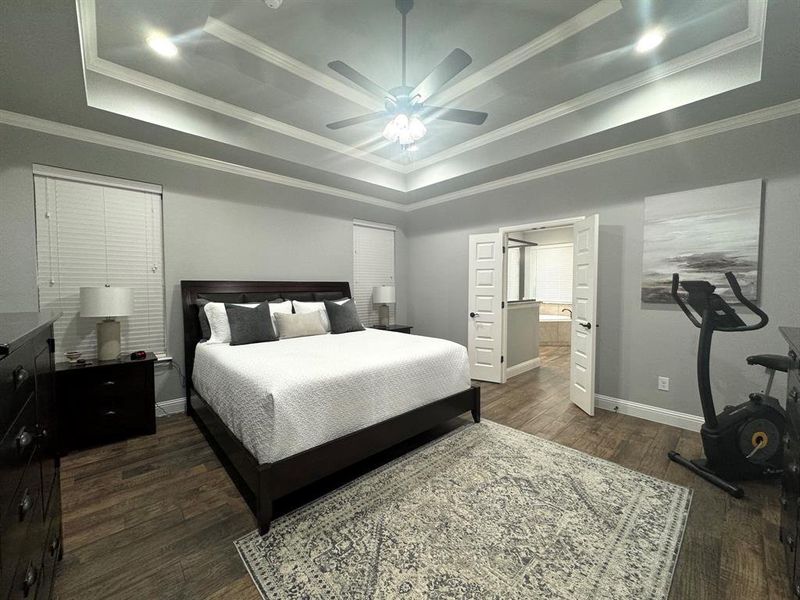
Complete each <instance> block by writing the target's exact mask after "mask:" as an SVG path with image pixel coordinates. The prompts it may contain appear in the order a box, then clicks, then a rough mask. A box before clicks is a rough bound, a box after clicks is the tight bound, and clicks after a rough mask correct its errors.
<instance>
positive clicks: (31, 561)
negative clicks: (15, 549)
mask: <svg viewBox="0 0 800 600" xmlns="http://www.w3.org/2000/svg"><path fill="white" fill-rule="evenodd" d="M41 509H42V505H41V502H38V503H37V504H36V505H35V506H34V508H33V512H34V515H33V519H32V522H31V524H30V526H29V527H28V531H27V535H26V536H25V538H24V539H23V540H22V544H21V545H20V549H21V550H20V557H19V562H18V563H17V571H16V573H15V574H14V580H13V583H12V584H11V593H10V594H9V596H8V597H9V600H34V598H36V597H37V595H39V596H40V597H42V598H44V597H45V596H41V595H40V594H39V592H40V588H41V583H42V578H43V570H42V544H43V541H44V531H45V530H44V522H43V520H42V511H41Z"/></svg>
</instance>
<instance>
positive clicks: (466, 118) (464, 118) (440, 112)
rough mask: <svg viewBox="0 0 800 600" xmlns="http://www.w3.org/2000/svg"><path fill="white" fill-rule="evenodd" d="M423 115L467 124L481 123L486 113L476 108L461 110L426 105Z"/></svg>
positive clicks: (486, 115)
mask: <svg viewBox="0 0 800 600" xmlns="http://www.w3.org/2000/svg"><path fill="white" fill-rule="evenodd" d="M425 116H432V117H434V118H436V119H441V120H442V121H455V122H456V123H467V124H468V125H483V122H484V121H485V120H486V117H488V116H489V115H488V113H485V112H478V111H477V110H461V109H460V108H441V107H439V106H426V107H425Z"/></svg>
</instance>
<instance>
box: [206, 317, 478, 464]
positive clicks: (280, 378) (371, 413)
mask: <svg viewBox="0 0 800 600" xmlns="http://www.w3.org/2000/svg"><path fill="white" fill-rule="evenodd" d="M192 381H193V383H194V386H195V389H197V391H198V392H200V394H201V395H202V396H203V398H204V399H205V400H206V401H207V402H208V403H209V404H210V405H211V406H212V407H213V408H214V410H215V411H216V413H217V414H218V415H219V416H220V418H221V419H222V420H223V421H224V422H225V424H226V425H227V426H228V428H229V429H230V430H231V431H232V432H233V433H234V434H235V435H236V436H237V437H238V438H239V440H240V441H241V442H242V443H243V444H244V446H245V447H246V448H247V449H248V450H249V451H250V452H251V453H252V454H253V455H254V456H255V457H256V458H257V459H258V461H259V463H267V462H275V461H278V460H280V459H282V458H286V457H288V456H292V455H294V454H297V453H298V452H302V451H303V450H307V449H309V448H313V447H315V446H318V445H320V444H323V443H325V442H328V441H330V440H333V439H336V438H338V437H341V436H343V435H347V434H348V433H352V432H354V431H358V430H359V429H363V428H364V427H368V426H370V425H374V424H375V423H379V422H380V421H384V420H386V419H389V418H391V417H394V416H397V415H399V414H402V413H404V412H407V411H409V410H412V409H414V408H417V407H420V406H423V405H425V404H428V403H430V402H432V401H434V400H439V399H441V398H444V397H446V396H450V395H452V394H456V393H458V392H461V391H463V390H465V389H467V388H468V387H469V385H470V379H469V364H468V361H467V351H466V349H465V348H464V347H463V346H460V345H459V344H455V343H453V342H449V341H446V340H440V339H435V338H428V337H422V336H417V335H406V334H402V333H395V332H387V331H380V330H376V329H367V330H366V331H359V332H353V333H345V334H339V335H330V334H328V335H318V336H310V337H302V338H294V339H287V340H280V341H277V342H265V343H260V344H248V345H243V346H230V345H228V344H205V343H201V344H198V346H197V351H196V354H195V363H194V374H193V376H192Z"/></svg>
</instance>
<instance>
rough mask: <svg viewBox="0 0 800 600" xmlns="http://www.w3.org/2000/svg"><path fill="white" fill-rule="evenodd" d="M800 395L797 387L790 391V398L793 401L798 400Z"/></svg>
mask: <svg viewBox="0 0 800 600" xmlns="http://www.w3.org/2000/svg"><path fill="white" fill-rule="evenodd" d="M799 395H800V394H798V392H797V389H796V388H795V389H793V390H792V391H791V392H790V393H789V400H791V401H792V402H797V400H798V396H799Z"/></svg>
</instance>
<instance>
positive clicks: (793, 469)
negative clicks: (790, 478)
mask: <svg viewBox="0 0 800 600" xmlns="http://www.w3.org/2000/svg"><path fill="white" fill-rule="evenodd" d="M789 471H791V472H792V473H794V474H795V475H797V473H798V472H800V467H798V466H797V463H792V464H790V465H789Z"/></svg>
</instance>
